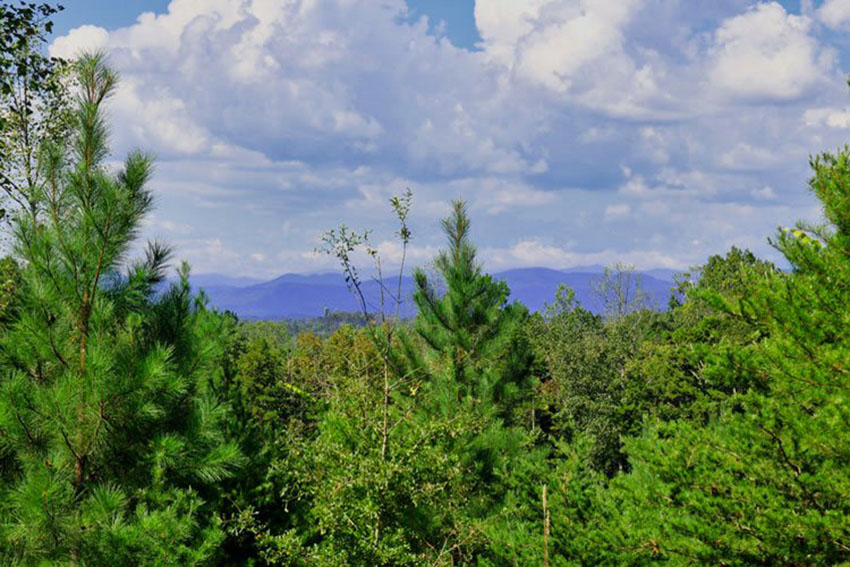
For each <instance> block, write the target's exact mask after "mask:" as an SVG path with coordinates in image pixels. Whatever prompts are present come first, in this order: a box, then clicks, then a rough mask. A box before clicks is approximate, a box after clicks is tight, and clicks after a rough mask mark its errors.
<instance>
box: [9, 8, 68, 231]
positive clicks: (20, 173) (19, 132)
mask: <svg viewBox="0 0 850 567" xmlns="http://www.w3.org/2000/svg"><path fill="white" fill-rule="evenodd" d="M61 9H62V7H61V6H58V7H54V6H51V5H49V4H35V3H24V2H21V3H19V4H18V5H15V4H12V3H9V4H4V5H1V6H0V188H2V190H3V191H4V192H5V196H6V198H7V201H8V204H9V205H10V206H11V207H12V208H13V209H17V210H26V211H28V212H29V213H30V214H32V215H35V214H37V212H38V203H40V202H43V200H42V199H41V197H40V195H39V193H40V192H42V191H43V190H44V187H45V183H46V181H47V179H46V177H45V173H46V168H45V165H46V164H45V161H46V159H47V157H48V156H47V154H46V151H47V148H48V147H51V146H52V147H55V146H59V145H61V144H62V143H63V142H64V140H65V139H67V137H68V135H69V133H70V128H71V125H72V120H73V116H72V106H71V96H70V92H69V83H70V82H71V81H70V79H71V77H70V66H69V64H68V63H67V62H65V61H62V60H59V59H54V58H50V57H47V56H46V55H44V54H43V45H44V43H45V41H46V40H45V37H46V35H48V34H50V32H51V31H52V25H53V23H52V21H51V20H50V18H51V17H52V16H53V15H54V14H55V13H56V12H58V11H59V10H61Z"/></svg>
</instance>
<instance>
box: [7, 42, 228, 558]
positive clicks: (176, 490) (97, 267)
mask: <svg viewBox="0 0 850 567" xmlns="http://www.w3.org/2000/svg"><path fill="white" fill-rule="evenodd" d="M76 72H77V76H78V79H79V82H80V85H81V90H80V93H79V95H78V98H77V101H76V107H75V111H74V120H75V128H74V132H73V137H72V140H71V143H70V144H69V147H70V149H69V150H65V149H64V147H52V148H50V150H49V153H50V160H49V162H48V163H47V164H46V166H47V170H46V179H47V190H46V191H45V192H44V194H39V196H38V199H37V206H38V207H39V209H43V210H44V215H43V216H39V217H34V216H32V215H30V214H28V213H26V212H22V213H21V214H19V215H17V218H16V222H15V244H16V253H17V255H18V256H19V257H20V258H21V260H22V264H23V268H22V273H21V280H22V282H21V288H20V292H19V294H18V300H17V301H18V306H17V314H16V317H15V318H14V320H13V322H12V324H11V325H10V328H9V330H8V331H7V332H6V333H5V335H4V336H3V337H2V342H0V347H2V349H0V354H2V359H0V362H1V363H2V365H3V367H4V370H5V373H4V375H3V378H2V381H0V446H2V452H3V453H4V454H6V455H9V457H10V461H11V463H12V469H13V470H12V471H11V474H10V481H9V482H8V483H6V484H4V485H2V487H0V490H2V496H0V501H2V504H0V553H2V556H3V560H4V562H11V563H12V564H26V565H34V564H47V563H50V564H69V565H105V564H137V565H153V564H156V565H198V564H206V563H207V562H208V561H209V559H210V558H211V557H212V556H213V555H214V554H215V553H216V550H217V546H218V544H219V542H220V541H221V539H222V533H221V529H220V526H219V522H218V520H217V519H216V518H215V516H214V515H212V514H211V511H210V509H209V508H207V507H205V505H204V498H203V497H204V496H207V497H208V498H213V497H214V495H215V490H214V489H213V488H214V485H215V483H216V482H217V481H219V480H220V479H222V478H224V477H226V476H228V475H229V474H231V472H232V471H233V469H234V468H235V467H236V466H238V464H239V461H240V456H239V452H238V449H237V447H236V446H235V445H234V444H233V443H229V442H227V441H226V440H225V439H224V437H223V433H222V427H221V424H222V422H223V421H224V420H225V419H226V408H225V407H224V406H223V405H222V404H221V403H220V402H219V401H218V400H217V399H216V397H215V396H214V395H213V392H212V386H211V385H212V382H213V376H212V375H213V374H214V373H215V372H216V367H217V365H218V359H217V358H216V357H215V356H214V355H215V349H214V348H212V347H214V346H215V345H214V344H212V343H211V342H210V339H209V338H208V337H209V336H210V334H212V335H214V334H215V333H216V332H217V331H216V326H217V325H218V323H217V321H218V317H217V316H216V315H215V314H212V313H210V312H208V311H206V310H205V309H204V307H203V303H199V302H198V301H199V300H195V299H193V298H192V296H191V294H190V290H189V286H188V267H186V266H184V268H183V269H182V270H181V272H180V275H181V283H179V284H176V285H174V286H172V287H171V288H170V290H168V291H166V292H165V293H157V291H156V288H155V286H157V285H158V284H160V283H161V282H162V280H163V278H164V275H165V268H166V262H167V260H168V257H169V254H170V252H169V251H168V249H167V248H166V247H164V246H162V245H158V244H150V245H149V246H148V248H147V253H146V256H145V258H144V259H143V260H140V261H137V262H135V263H133V264H131V265H130V267H129V268H128V269H127V271H126V273H122V271H121V270H122V265H123V263H124V260H125V258H126V256H127V255H128V253H129V252H130V249H131V245H132V243H133V240H134V238H135V236H136V234H137V231H138V230H139V226H140V222H141V220H142V218H143V217H144V215H145V214H146V213H147V212H148V211H149V210H150V209H151V206H152V196H151V193H150V191H149V190H148V189H147V182H148V180H149V178H150V175H151V172H152V164H151V161H150V159H149V158H148V157H147V156H145V155H144V154H142V153H140V152H134V153H132V154H131V155H130V156H128V157H127V159H126V161H125V163H124V166H123V168H122V169H121V170H120V171H119V172H117V173H112V172H110V171H109V170H107V168H106V167H105V165H104V158H105V156H106V155H107V146H106V138H107V126H106V122H105V118H104V109H103V107H104V104H105V102H106V101H107V100H108V99H109V97H110V95H111V94H112V92H113V89H114V88H115V84H116V80H117V79H116V76H115V74H114V72H113V71H112V70H111V69H110V68H109V67H108V65H107V64H106V62H105V59H104V56H103V55H102V54H94V55H88V56H85V57H83V58H82V59H81V60H80V61H79V63H78V64H77V67H76Z"/></svg>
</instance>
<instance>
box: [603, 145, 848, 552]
mask: <svg viewBox="0 0 850 567" xmlns="http://www.w3.org/2000/svg"><path fill="white" fill-rule="evenodd" d="M812 167H813V169H814V175H813V177H812V179H811V182H810V186H811V189H812V190H813V192H814V193H815V195H816V196H817V197H818V199H819V200H820V201H821V203H822V205H823V210H824V215H825V217H826V219H827V224H824V225H817V226H812V225H807V224H799V225H798V226H797V228H795V229H793V230H789V229H786V230H784V231H781V232H780V233H779V234H778V235H777V237H776V238H775V239H774V240H773V243H774V245H775V246H776V248H777V249H778V250H779V251H780V252H782V254H783V255H784V256H785V258H786V260H787V261H788V263H789V264H790V265H791V266H792V268H793V272H791V273H781V272H777V271H773V270H764V269H761V267H760V266H758V265H754V266H748V267H747V268H745V269H744V270H742V274H741V275H742V277H741V288H740V289H741V290H742V291H741V292H740V294H733V297H734V295H738V299H737V300H733V301H729V302H727V304H726V307H725V309H726V311H727V313H728V315H729V316H730V317H733V318H736V319H741V320H745V321H749V322H751V324H752V326H753V328H754V329H756V330H757V331H758V333H759V334H760V335H761V337H763V338H762V339H761V340H760V341H758V342H757V343H756V344H755V345H754V346H753V347H752V351H753V353H752V358H753V363H752V364H749V365H747V366H745V367H744V368H743V369H744V371H745V372H746V378H747V383H748V384H751V386H750V387H748V388H746V389H744V390H743V391H741V390H740V389H739V390H735V391H732V392H731V393H730V395H729V396H728V397H726V398H725V399H722V400H720V401H719V403H718V412H717V415H716V417H714V418H712V419H711V420H709V422H708V423H707V424H700V423H693V422H691V421H679V422H674V423H670V424H663V423H662V424H657V425H655V426H654V427H652V428H651V429H650V430H649V431H648V432H647V434H646V435H645V436H642V437H641V438H639V439H636V440H634V441H631V442H629V443H628V451H629V453H630V456H631V459H632V462H633V466H634V472H633V474H631V475H628V476H626V477H623V478H622V479H620V480H619V481H618V482H617V483H616V485H615V490H614V492H613V493H612V494H613V496H614V500H615V503H614V504H613V505H612V507H611V514H610V516H609V518H610V520H611V521H612V522H615V523H616V525H617V526H618V528H616V529H615V530H614V531H613V532H612V533H618V534H619V535H618V536H616V537H611V536H610V534H609V536H606V537H607V539H608V541H610V542H611V545H613V546H616V547H619V548H620V549H623V550H629V551H628V552H626V553H625V554H623V555H624V556H623V557H621V559H620V561H622V562H625V563H629V564H634V563H636V562H638V561H640V562H649V561H650V560H652V559H663V560H666V561H667V562H668V563H669V564H672V565H686V564H694V563H697V564H725V565H777V566H783V565H787V566H791V565H844V564H847V562H848V561H850V545H848V544H850V528H848V526H850V522H848V517H850V505H848V502H850V477H848V475H847V470H848V466H849V465H850V442H848V438H847V435H846V432H847V423H848V408H850V398H849V397H848V391H850V383H848V376H850V373H848V370H847V369H848V366H850V364H848V352H850V343H848V337H850V320H848V316H847V312H846V309H844V307H843V306H845V305H846V304H847V302H848V301H850V291H849V290H850V261H848V257H850V149H848V148H844V149H842V150H840V151H839V152H838V153H837V154H824V155H821V156H819V157H817V158H815V159H813V160H812ZM709 364H710V365H711V366H714V367H715V369H714V370H715V372H724V371H725V372H727V373H730V374H732V373H740V372H741V368H740V367H738V365H737V363H736V361H735V360H734V359H731V360H730V359H728V358H721V357H717V358H714V359H712V360H711V361H710V363H709ZM614 510H616V512H615V511H614Z"/></svg>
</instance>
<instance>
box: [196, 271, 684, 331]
mask: <svg viewBox="0 0 850 567" xmlns="http://www.w3.org/2000/svg"><path fill="white" fill-rule="evenodd" d="M578 270H581V268H578V269H576V268H573V269H571V270H563V271H561V270H553V269H549V268H521V269H516V270H508V271H505V272H499V273H496V274H494V277H496V278H498V279H504V280H505V282H506V283H507V284H508V286H509V287H510V288H511V300H518V301H520V302H521V303H523V304H524V305H526V306H527V307H528V308H529V309H530V310H532V311H539V310H540V309H542V308H543V307H544V305H545V304H546V303H551V302H552V300H553V299H554V297H555V290H556V289H557V288H558V285H560V284H562V283H564V284H567V285H568V286H570V287H571V288H572V289H574V290H575V292H576V298H577V299H578V300H579V301H580V302H581V304H582V305H584V306H585V307H587V308H588V309H590V310H592V311H594V312H599V311H600V310H601V304H600V302H599V298H598V297H597V296H596V293H595V292H594V290H593V285H594V282H595V281H596V280H598V279H599V277H600V274H601V268H599V269H597V267H595V266H591V267H588V268H587V269H586V270H584V271H578ZM650 274H652V275H650ZM672 274H673V272H670V271H669V270H653V271H651V272H646V273H643V274H642V276H643V278H642V283H643V288H644V290H645V291H646V292H647V293H648V294H649V296H650V301H651V303H652V305H653V306H654V307H656V308H662V309H663V308H664V307H666V305H667V300H668V297H669V294H670V288H671V287H672ZM192 282H193V284H194V285H195V286H196V287H198V288H203V289H204V290H205V291H206V293H207V295H208V296H209V298H210V300H211V302H212V304H213V305H214V306H216V307H217V308H219V309H223V310H225V309H226V310H229V311H233V312H234V313H236V314H237V315H239V317H241V318H243V319H261V320H277V319H303V318H308V317H320V316H322V315H323V314H324V313H325V312H326V310H327V311H357V310H358V309H359V306H358V303H357V300H356V299H355V297H354V296H353V295H352V294H351V292H349V290H348V288H347V287H346V285H345V281H344V279H343V277H342V275H341V274H338V273H325V274H308V275H304V274H285V275H283V276H280V277H278V278H275V279H273V280H271V281H268V282H262V283H251V282H248V283H247V284H243V283H242V282H241V280H240V279H239V278H227V277H226V276H218V275H214V276H208V275H203V274H202V275H199V276H193V277H192ZM387 287H389V288H390V289H391V290H392V291H393V292H394V291H395V288H396V285H395V282H392V284H390V283H389V282H388V283H387ZM363 289H364V295H365V296H366V300H367V303H368V304H369V308H370V310H373V311H374V310H377V309H378V308H379V307H380V293H379V290H380V287H379V285H378V283H377V282H375V281H367V282H365V283H364V286H363ZM412 293H413V280H412V278H409V277H408V278H404V280H403V283H402V309H401V315H402V316H404V317H412V316H413V315H415V314H416V309H415V306H414V305H413V301H412V300H411V295H412ZM388 301H390V300H389V299H388Z"/></svg>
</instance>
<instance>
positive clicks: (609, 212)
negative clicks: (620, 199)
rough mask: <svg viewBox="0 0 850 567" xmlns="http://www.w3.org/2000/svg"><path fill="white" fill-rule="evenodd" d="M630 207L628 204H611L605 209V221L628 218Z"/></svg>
mask: <svg viewBox="0 0 850 567" xmlns="http://www.w3.org/2000/svg"><path fill="white" fill-rule="evenodd" d="M631 212H632V207H631V205H629V204H628V203H613V204H611V205H608V206H607V207H605V220H606V221H612V220H618V219H622V218H625V217H628V216H629V214H630V213H631Z"/></svg>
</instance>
